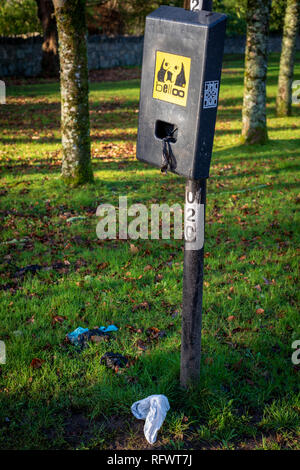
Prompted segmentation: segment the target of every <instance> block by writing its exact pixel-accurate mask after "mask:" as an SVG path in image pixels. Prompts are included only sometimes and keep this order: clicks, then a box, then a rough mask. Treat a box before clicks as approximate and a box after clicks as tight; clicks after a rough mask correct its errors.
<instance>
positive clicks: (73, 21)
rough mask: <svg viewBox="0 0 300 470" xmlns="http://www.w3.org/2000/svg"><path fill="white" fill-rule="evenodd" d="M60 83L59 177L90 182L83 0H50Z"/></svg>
mask: <svg viewBox="0 0 300 470" xmlns="http://www.w3.org/2000/svg"><path fill="white" fill-rule="evenodd" d="M53 4H54V8H55V16H56V21H57V29H58V39H59V58H60V84H61V130H62V147H63V160H62V177H63V179H64V181H65V182H66V183H67V184H71V185H78V184H82V183H86V182H90V181H93V171H92V165H91V143H90V119H89V102H88V92H89V85H88V68H87V46H86V20H85V13H86V12H85V7H86V4H85V0H53Z"/></svg>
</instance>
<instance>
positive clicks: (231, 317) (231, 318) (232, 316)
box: [227, 315, 235, 321]
mask: <svg viewBox="0 0 300 470" xmlns="http://www.w3.org/2000/svg"><path fill="white" fill-rule="evenodd" d="M227 320H228V321H233V320H235V316H234V315H229V317H228V318H227Z"/></svg>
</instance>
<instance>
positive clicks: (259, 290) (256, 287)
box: [254, 284, 261, 292]
mask: <svg viewBox="0 0 300 470" xmlns="http://www.w3.org/2000/svg"><path fill="white" fill-rule="evenodd" d="M254 289H257V290H258V292H261V287H260V285H259V284H257V286H255V287H254Z"/></svg>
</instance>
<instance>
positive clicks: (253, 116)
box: [242, 0, 271, 144]
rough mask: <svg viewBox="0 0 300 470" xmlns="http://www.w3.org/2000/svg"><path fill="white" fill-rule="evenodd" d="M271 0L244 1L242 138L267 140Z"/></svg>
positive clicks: (248, 141) (253, 142)
mask: <svg viewBox="0 0 300 470" xmlns="http://www.w3.org/2000/svg"><path fill="white" fill-rule="evenodd" d="M270 7H271V0H248V1H247V42H246V57H245V77H244V102H243V126H242V142H243V143H246V144H257V143H260V144H263V143H265V142H266V141H267V140H268V131H267V122H266V78H267V58H268V34H269V17H270Z"/></svg>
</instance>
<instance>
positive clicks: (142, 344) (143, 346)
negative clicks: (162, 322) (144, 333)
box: [135, 339, 147, 351]
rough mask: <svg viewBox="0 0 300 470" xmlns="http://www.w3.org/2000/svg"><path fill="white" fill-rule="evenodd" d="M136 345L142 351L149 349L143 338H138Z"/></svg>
mask: <svg viewBox="0 0 300 470" xmlns="http://www.w3.org/2000/svg"><path fill="white" fill-rule="evenodd" d="M135 345H136V346H137V348H138V349H139V350H140V351H146V349H147V346H146V344H145V342H144V341H143V340H142V339H138V340H137V342H136V343H135Z"/></svg>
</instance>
